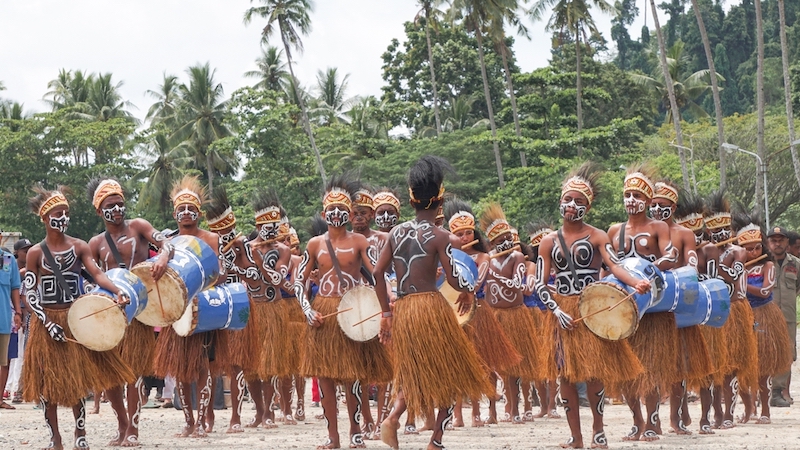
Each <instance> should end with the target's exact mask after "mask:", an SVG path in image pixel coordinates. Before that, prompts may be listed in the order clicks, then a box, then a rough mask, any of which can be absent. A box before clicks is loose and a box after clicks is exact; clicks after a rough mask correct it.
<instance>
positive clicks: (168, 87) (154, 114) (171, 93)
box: [145, 73, 180, 127]
mask: <svg viewBox="0 0 800 450" xmlns="http://www.w3.org/2000/svg"><path fill="white" fill-rule="evenodd" d="M179 86H180V82H179V81H178V77H176V76H175V75H167V74H166V73H164V80H163V81H162V83H161V84H160V85H158V90H156V91H151V90H147V91H146V92H145V94H147V95H149V96H150V97H152V98H154V99H155V100H156V101H155V103H153V104H152V105H151V106H150V108H149V109H148V110H147V116H145V120H149V121H150V122H151V123H153V124H164V125H165V126H167V127H173V126H174V124H175V120H176V117H175V113H176V108H177V106H176V105H177V103H178V101H179V95H180V94H179V92H178V87H179Z"/></svg>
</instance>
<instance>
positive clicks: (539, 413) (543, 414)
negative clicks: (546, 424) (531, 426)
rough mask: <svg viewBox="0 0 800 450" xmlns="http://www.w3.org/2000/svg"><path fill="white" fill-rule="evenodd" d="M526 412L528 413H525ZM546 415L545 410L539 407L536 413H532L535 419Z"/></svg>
mask: <svg viewBox="0 0 800 450" xmlns="http://www.w3.org/2000/svg"><path fill="white" fill-rule="evenodd" d="M525 414H528V413H525ZM546 415H547V411H545V410H543V409H540V410H539V412H538V413H536V414H534V415H533V417H534V418H536V419H541V418H542V417H544V416H546Z"/></svg>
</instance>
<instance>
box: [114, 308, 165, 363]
mask: <svg viewBox="0 0 800 450" xmlns="http://www.w3.org/2000/svg"><path fill="white" fill-rule="evenodd" d="M117 350H118V351H119V354H120V356H121V357H122V360H123V361H125V362H126V363H127V364H128V366H129V367H130V368H131V370H132V371H133V374H134V375H136V376H137V377H147V376H150V375H152V374H153V357H154V356H155V353H156V333H155V331H153V327H151V326H149V325H145V324H143V323H142V322H139V321H138V320H136V319H134V320H132V321H131V323H130V324H129V325H128V328H126V329H125V337H123V338H122V342H120V343H119V345H118V346H117Z"/></svg>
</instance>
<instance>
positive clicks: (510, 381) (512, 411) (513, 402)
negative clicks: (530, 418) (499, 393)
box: [503, 377, 525, 425]
mask: <svg viewBox="0 0 800 450" xmlns="http://www.w3.org/2000/svg"><path fill="white" fill-rule="evenodd" d="M503 381H504V383H505V386H506V413H507V414H508V415H509V421H510V422H511V423H513V424H516V425H520V424H523V423H525V422H524V421H523V420H522V417H521V416H520V414H519V391H520V383H521V380H520V379H519V378H516V377H504V380H503Z"/></svg>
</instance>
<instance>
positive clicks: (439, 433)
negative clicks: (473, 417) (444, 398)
mask: <svg viewBox="0 0 800 450" xmlns="http://www.w3.org/2000/svg"><path fill="white" fill-rule="evenodd" d="M452 420H453V407H452V406H450V407H448V408H440V409H439V414H438V415H437V416H436V423H435V424H434V429H433V436H431V441H430V443H429V444H428V450H435V449H440V448H444V445H442V437H443V436H444V430H445V429H446V428H447V425H448V424H449V423H450V422H451V421H452Z"/></svg>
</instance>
